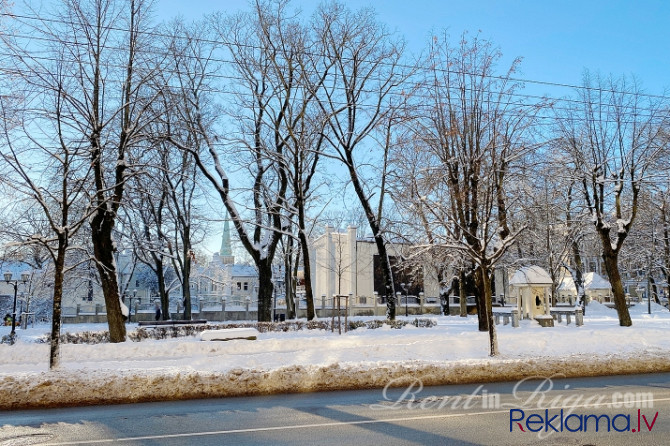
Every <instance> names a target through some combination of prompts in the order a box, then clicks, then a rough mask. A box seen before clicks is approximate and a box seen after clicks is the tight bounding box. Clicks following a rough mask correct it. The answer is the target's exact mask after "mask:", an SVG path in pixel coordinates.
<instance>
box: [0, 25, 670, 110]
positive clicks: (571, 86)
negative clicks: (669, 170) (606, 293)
mask: <svg viewBox="0 0 670 446" xmlns="http://www.w3.org/2000/svg"><path fill="white" fill-rule="evenodd" d="M0 16H5V17H11V18H14V19H25V20H32V21H39V22H43V23H59V24H63V25H67V26H70V27H75V26H76V25H77V24H76V23H74V22H73V21H68V20H63V19H57V18H43V17H36V16H29V15H21V14H11V13H0ZM100 27H101V28H102V29H104V30H108V31H120V32H126V33H129V32H130V30H128V29H125V28H121V27H117V26H112V25H101V26H100ZM134 32H135V33H137V34H140V35H145V36H150V37H160V38H167V39H173V38H178V39H184V40H187V41H193V42H198V43H206V44H214V45H221V44H224V45H227V46H235V47H238V48H250V49H255V50H261V49H262V48H261V47H259V46H255V45H251V44H241V43H239V42H222V41H220V40H215V39H205V38H201V37H193V36H178V35H170V34H165V33H162V32H158V31H148V30H135V31H134ZM306 54H308V55H311V56H318V57H326V56H327V55H326V54H323V53H312V52H306ZM213 60H214V61H217V62H224V61H222V60H216V59H213ZM377 65H382V66H393V67H398V68H405V69H408V70H414V69H416V68H417V67H415V66H413V65H409V64H403V63H397V64H391V63H389V62H385V61H379V62H378V63H377ZM432 69H433V70H436V71H438V72H442V73H447V74H449V73H454V74H466V75H476V76H481V74H480V73H470V72H463V71H461V72H459V71H452V70H448V69H444V68H439V69H438V68H436V67H435V68H432ZM483 77H485V78H490V79H497V80H504V81H512V82H519V83H523V84H533V85H542V86H549V87H558V88H569V89H572V90H587V91H601V92H607V93H615V94H622V95H636V96H639V97H647V98H653V99H662V100H670V96H666V95H658V94H651V93H643V92H630V91H626V90H617V89H614V88H601V87H591V86H585V85H574V84H568V83H563V82H556V81H543V80H537V79H525V78H516V77H506V76H500V75H484V76H483ZM554 99H556V100H558V98H554Z"/></svg>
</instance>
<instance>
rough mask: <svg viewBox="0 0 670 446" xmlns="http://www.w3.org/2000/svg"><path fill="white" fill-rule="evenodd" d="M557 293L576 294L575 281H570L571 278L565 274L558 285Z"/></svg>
mask: <svg viewBox="0 0 670 446" xmlns="http://www.w3.org/2000/svg"><path fill="white" fill-rule="evenodd" d="M558 291H567V292H570V291H571V292H573V293H574V292H576V291H577V287H576V286H575V281H574V280H572V277H571V276H570V275H569V274H566V275H565V277H563V280H561V283H560V284H558Z"/></svg>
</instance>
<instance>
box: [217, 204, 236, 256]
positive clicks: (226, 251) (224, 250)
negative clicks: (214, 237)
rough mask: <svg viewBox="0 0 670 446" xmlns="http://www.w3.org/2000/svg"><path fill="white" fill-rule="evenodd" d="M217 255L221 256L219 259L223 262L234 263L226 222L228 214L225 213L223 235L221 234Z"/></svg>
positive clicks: (228, 226) (228, 228) (228, 227)
mask: <svg viewBox="0 0 670 446" xmlns="http://www.w3.org/2000/svg"><path fill="white" fill-rule="evenodd" d="M219 255H220V256H221V261H222V262H223V263H224V264H226V265H227V264H233V263H235V257H234V256H233V249H232V246H231V243H230V225H229V224H228V214H226V219H225V220H224V222H223V235H222V236H221V249H220V250H219Z"/></svg>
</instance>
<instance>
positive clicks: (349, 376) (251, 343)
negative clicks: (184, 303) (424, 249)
mask: <svg viewBox="0 0 670 446" xmlns="http://www.w3.org/2000/svg"><path fill="white" fill-rule="evenodd" d="M631 315H632V318H633V326H632V327H627V328H625V327H620V326H619V325H618V319H617V315H616V311H615V310H613V309H609V308H607V307H605V306H603V305H600V304H598V303H591V304H590V305H589V307H588V308H587V312H586V316H585V317H584V326H582V327H577V326H575V324H574V320H573V322H572V324H571V325H569V326H567V325H566V324H565V319H564V320H563V323H562V324H556V326H555V327H553V328H542V327H540V326H539V325H538V324H537V322H534V321H527V320H526V321H521V327H519V328H512V326H511V325H498V326H497V331H498V342H499V347H500V352H501V355H500V356H499V357H496V358H490V357H489V356H488V335H487V333H481V332H479V331H478V330H477V318H476V316H470V317H468V318H460V317H458V316H450V317H445V316H439V317H435V320H436V321H437V326H435V327H430V328H416V327H414V326H412V325H407V326H405V327H404V328H402V329H393V328H391V327H389V326H388V325H385V326H383V327H382V328H378V329H365V328H358V329H356V330H354V331H350V332H347V333H343V334H342V335H338V334H337V332H335V333H331V332H330V331H323V330H303V331H298V332H269V333H259V334H258V336H257V338H258V339H257V340H231V341H226V342H221V341H210V342H206V341H201V340H200V339H199V337H187V338H176V339H168V340H160V341H157V340H146V341H142V342H130V341H128V342H125V343H121V344H97V345H82V344H64V345H62V354H61V367H60V368H59V369H58V370H55V371H49V370H48V355H49V347H48V345H47V344H40V343H36V342H35V339H36V338H38V337H40V336H43V335H44V334H45V333H46V332H48V330H49V327H47V326H35V328H28V329H27V330H22V329H18V328H17V332H18V334H19V340H18V342H17V343H16V344H15V345H14V346H10V345H0V358H1V359H0V408H16V407H22V406H24V407H31V406H32V407H36V406H50V405H62V404H96V403H107V402H128V401H148V400H166V399H176V398H193V397H214V396H224V395H244V394H258V393H278V392H291V391H293V392H296V391H297V392H300V391H313V390H327V389H343V388H367V387H383V386H385V385H387V384H388V383H389V382H393V384H394V385H406V384H407V383H409V382H412V381H413V380H414V379H417V378H419V379H421V380H422V382H423V383H424V384H426V385H429V384H445V383H465V382H486V381H496V380H507V379H510V380H513V379H519V378H521V377H525V376H533V375H538V376H551V375H555V374H563V375H566V376H579V375H599V374H600V375H607V374H615V373H634V372H644V371H657V370H670V336H668V332H669V329H670V312H669V311H668V310H667V309H666V308H664V307H661V306H657V305H655V304H653V305H652V314H651V315H648V314H647V306H646V304H638V305H636V306H634V307H632V308H631ZM363 319H365V318H363ZM410 319H411V320H413V319H414V318H413V317H412V318H410ZM105 329H106V325H104V324H97V325H90V324H89V325H64V326H63V330H65V331H70V332H77V331H93V330H105ZM128 329H129V331H130V330H134V329H136V327H134V326H133V325H129V327H128ZM8 332H9V327H0V336H2V335H5V334H7V333H8Z"/></svg>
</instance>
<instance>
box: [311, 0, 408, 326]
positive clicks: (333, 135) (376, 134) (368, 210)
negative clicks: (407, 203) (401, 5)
mask: <svg viewBox="0 0 670 446" xmlns="http://www.w3.org/2000/svg"><path fill="white" fill-rule="evenodd" d="M314 27H315V32H316V33H317V34H318V36H319V38H320V39H321V41H322V44H321V46H322V48H323V52H324V54H323V58H324V60H325V62H324V65H326V66H329V65H332V66H333V69H332V70H331V71H330V72H329V73H328V77H327V79H326V81H325V83H324V85H325V88H324V90H323V91H322V92H321V94H319V95H318V104H319V106H320V108H321V110H322V112H323V114H324V115H325V119H326V123H327V129H328V132H327V133H326V135H325V137H326V141H327V143H328V145H329V146H330V149H331V154H330V156H331V157H334V158H335V159H338V160H339V161H340V162H342V164H343V165H344V166H345V167H346V169H347V172H348V173H349V178H350V180H351V184H352V187H353V189H354V192H355V193H356V197H357V198H358V200H359V201H360V204H361V206H362V208H363V211H364V213H365V216H366V219H367V222H368V224H369V225H370V229H371V231H372V236H373V237H374V240H375V244H376V247H377V251H378V253H379V257H380V259H381V266H382V276H383V283H384V289H385V290H386V291H385V294H386V297H387V298H388V300H387V317H388V318H389V319H395V312H396V303H395V299H394V297H395V290H394V284H393V272H392V270H391V264H390V261H389V256H388V250H387V240H386V239H385V236H384V227H383V222H382V216H383V206H384V197H385V195H386V186H385V181H386V168H387V166H388V155H389V150H390V147H391V144H392V138H391V137H392V134H393V133H392V131H393V129H394V125H395V124H396V114H395V113H396V111H397V110H398V105H399V104H400V103H402V102H403V100H404V98H403V97H402V95H401V92H402V83H403V82H404V81H405V80H406V78H407V76H408V73H407V71H408V70H407V69H406V68H405V67H404V66H403V65H402V64H401V58H402V54H403V49H404V47H403V45H402V44H400V43H397V42H396V41H395V40H394V38H393V37H394V36H393V34H392V33H390V32H389V31H387V30H386V29H385V28H384V26H382V25H381V24H380V23H379V22H377V20H376V18H375V15H374V13H373V11H372V10H370V9H362V10H360V11H357V12H352V11H350V10H348V9H347V8H346V7H345V6H344V5H343V4H340V3H328V4H325V5H323V6H322V7H320V8H319V9H318V11H317V14H316V20H315V25H314ZM371 147H373V148H374V149H373V152H374V155H373V159H372V160H371V159H369V158H368V157H367V156H366V153H367V152H368V150H369V149H370V148H371ZM375 164H376V165H377V166H380V165H381V168H380V169H378V170H375V169H371V166H372V165H375ZM370 175H374V179H373V178H367V176H370ZM375 194H376V195H377V209H376V210H375V209H374V202H373V200H372V197H373V196H374V195H375Z"/></svg>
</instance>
